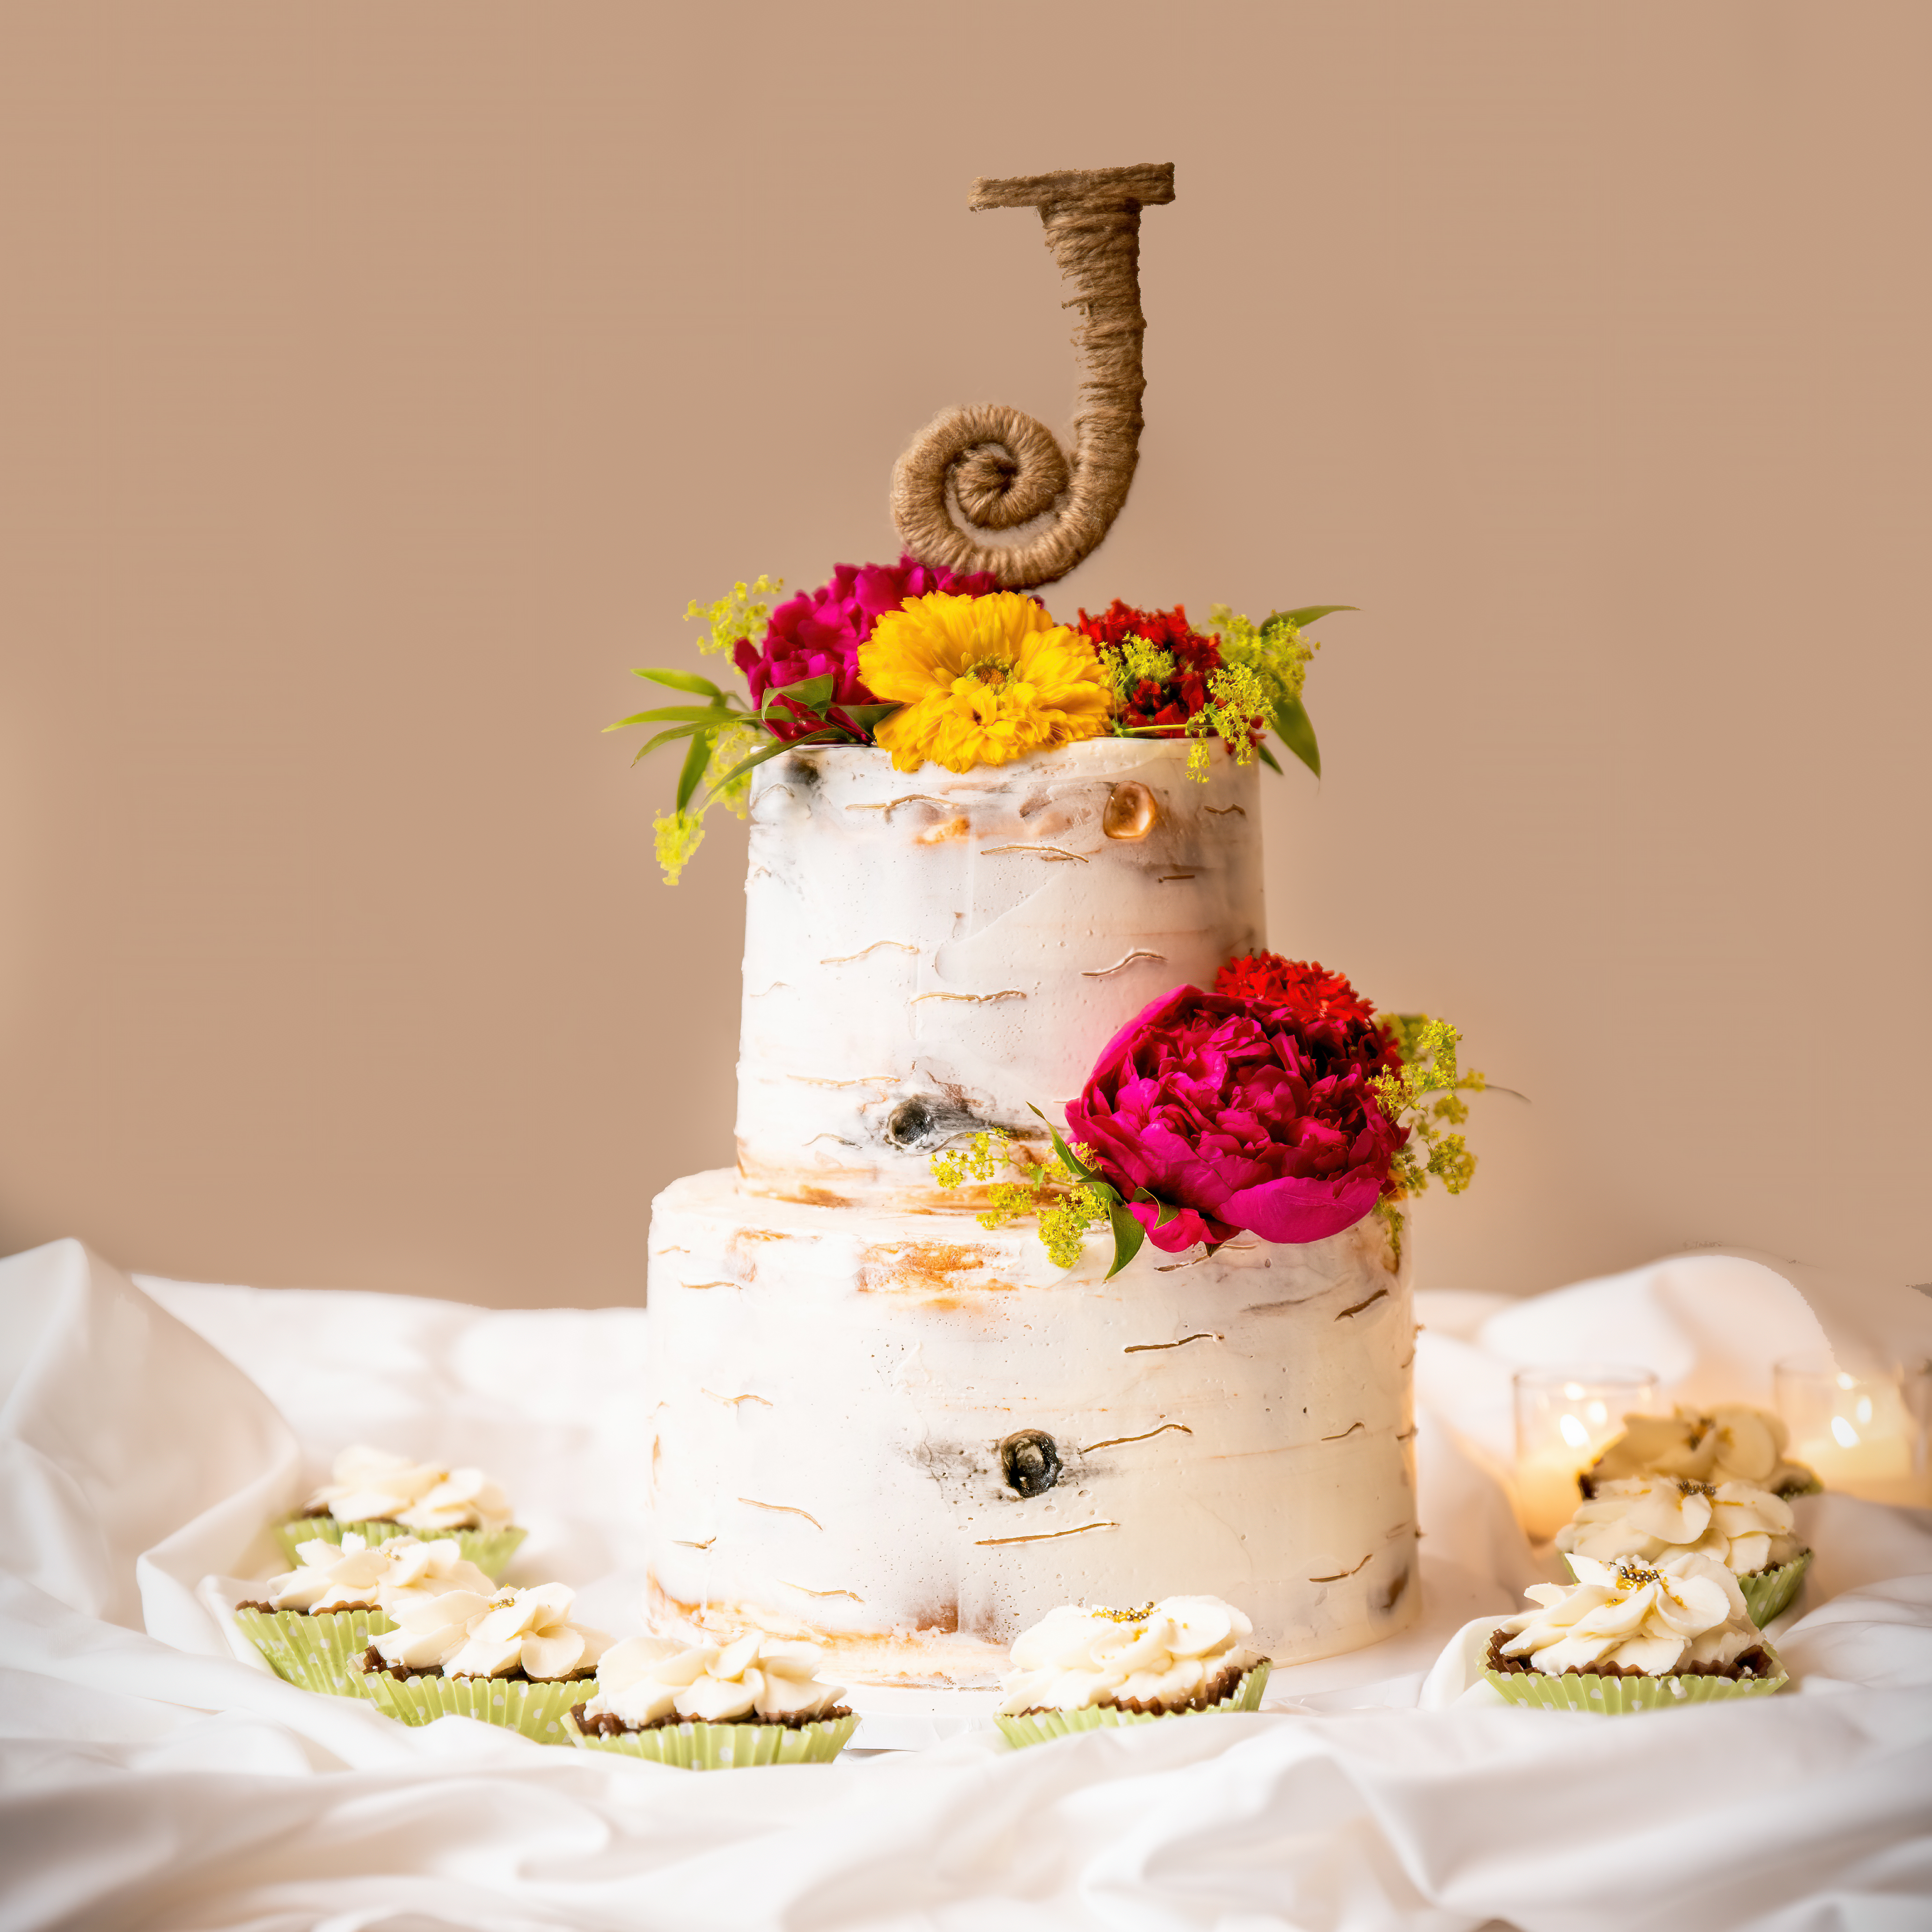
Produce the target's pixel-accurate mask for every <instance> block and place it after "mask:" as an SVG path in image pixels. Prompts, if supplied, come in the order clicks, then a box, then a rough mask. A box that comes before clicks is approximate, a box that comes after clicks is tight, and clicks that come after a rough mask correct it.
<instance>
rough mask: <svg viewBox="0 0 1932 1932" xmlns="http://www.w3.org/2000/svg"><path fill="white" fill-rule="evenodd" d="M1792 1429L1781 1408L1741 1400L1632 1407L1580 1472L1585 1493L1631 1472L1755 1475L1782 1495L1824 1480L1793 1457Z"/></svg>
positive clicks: (1698, 1477) (1805, 1491) (1698, 1478)
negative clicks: (1670, 1408)
mask: <svg viewBox="0 0 1932 1932" xmlns="http://www.w3.org/2000/svg"><path fill="white" fill-rule="evenodd" d="M1790 1439H1791V1433H1790V1430H1787V1428H1786V1427H1785V1426H1784V1421H1783V1419H1782V1418H1780V1417H1778V1416H1775V1415H1772V1414H1770V1413H1769V1412H1768V1411H1766V1410H1765V1409H1751V1408H1748V1407H1746V1406H1744V1405H1743V1404H1742V1403H1737V1404H1733V1406H1730V1407H1729V1408H1725V1409H1711V1410H1709V1411H1708V1412H1706V1411H1704V1410H1700V1409H1679V1410H1678V1412H1676V1415H1627V1416H1625V1418H1624V1433H1622V1435H1621V1436H1618V1437H1617V1438H1616V1440H1615V1441H1614V1442H1610V1443H1609V1444H1607V1445H1606V1446H1605V1448H1604V1452H1603V1454H1601V1455H1600V1456H1599V1457H1598V1458H1597V1460H1595V1462H1594V1463H1592V1464H1591V1465H1590V1466H1589V1469H1586V1470H1585V1471H1584V1472H1583V1474H1582V1475H1580V1476H1579V1477H1578V1478H1577V1487H1579V1488H1580V1490H1582V1491H1583V1494H1584V1496H1585V1497H1586V1499H1588V1498H1589V1497H1591V1496H1594V1495H1595V1493H1596V1489H1597V1486H1598V1484H1600V1483H1607V1482H1614V1481H1617V1480H1618V1479H1619V1478H1623V1477H1629V1476H1684V1477H1688V1478H1689V1479H1690V1480H1691V1481H1693V1482H1697V1483H1709V1484H1711V1485H1712V1487H1714V1488H1715V1487H1719V1486H1721V1485H1722V1484H1725V1483H1749V1484H1751V1485H1752V1487H1754V1488H1756V1489H1760V1490H1770V1491H1771V1493H1772V1495H1774V1496H1781V1497H1790V1496H1808V1495H1810V1494H1811V1493H1812V1492H1813V1491H1814V1490H1818V1489H1820V1488H1822V1487H1823V1485H1822V1484H1820V1482H1819V1481H1818V1478H1817V1477H1816V1476H1815V1475H1814V1474H1813V1473H1812V1472H1811V1470H1809V1469H1807V1468H1806V1467H1805V1465H1804V1464H1803V1463H1792V1462H1787V1460H1785V1454H1784V1451H1785V1446H1786V1445H1787V1443H1788V1442H1790Z"/></svg>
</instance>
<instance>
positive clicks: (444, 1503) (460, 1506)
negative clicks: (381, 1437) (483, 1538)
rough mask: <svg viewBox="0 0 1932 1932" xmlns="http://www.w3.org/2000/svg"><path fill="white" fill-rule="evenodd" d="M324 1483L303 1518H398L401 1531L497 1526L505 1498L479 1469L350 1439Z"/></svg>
mask: <svg viewBox="0 0 1932 1932" xmlns="http://www.w3.org/2000/svg"><path fill="white" fill-rule="evenodd" d="M332 1477H333V1480H332V1481H329V1482H326V1483H325V1484H323V1485H322V1487H320V1489H319V1490H317V1491H316V1493H315V1494H314V1496H311V1497H310V1499H309V1500H308V1504H307V1505H305V1509H304V1512H303V1513H304V1514H305V1515H308V1516H330V1517H334V1518H335V1520H336V1521H337V1522H338V1523H401V1525H402V1526H404V1528H405V1529H430V1530H449V1529H483V1530H494V1529H506V1528H508V1525H509V1522H510V1502H509V1499H508V1497H507V1496H505V1495H504V1493H503V1492H502V1489H501V1487H499V1485H498V1484H496V1483H495V1482H494V1481H492V1480H491V1479H490V1478H489V1477H487V1476H486V1475H484V1473H483V1472H482V1471H481V1469H451V1468H449V1467H447V1466H446V1465H444V1464H443V1463H419V1462H417V1461H416V1460H415V1459H414V1458H413V1457H408V1456H395V1455H392V1454H389V1451H386V1450H383V1449H372V1448H369V1447H368V1445H367V1444H366V1443H360V1442H359V1443H356V1444H354V1445H352V1446H351V1447H350V1448H347V1449H345V1450H344V1451H343V1452H342V1454H341V1455H339V1456H338V1457H336V1459H335V1467H334V1469H333V1471H332Z"/></svg>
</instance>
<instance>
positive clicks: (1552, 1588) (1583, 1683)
mask: <svg viewBox="0 0 1932 1932" xmlns="http://www.w3.org/2000/svg"><path fill="white" fill-rule="evenodd" d="M1570 1567H1571V1569H1572V1570H1574V1571H1575V1572H1576V1574H1577V1582H1576V1583H1575V1584H1574V1585H1573V1586H1571V1588H1570V1589H1565V1588H1564V1587H1563V1586H1562V1584H1560V1583H1533V1584H1532V1585H1531V1586H1530V1587H1529V1591H1528V1592H1527V1593H1526V1594H1527V1595H1529V1598H1530V1600H1531V1601H1532V1602H1533V1603H1535V1604H1537V1605H1538V1608H1537V1609H1535V1610H1531V1611H1529V1612H1528V1613H1526V1615H1524V1616H1520V1617H1512V1618H1511V1619H1510V1620H1509V1621H1508V1622H1507V1623H1505V1624H1504V1625H1502V1626H1501V1628H1499V1629H1498V1630H1497V1631H1496V1634H1494V1635H1493V1637H1491V1638H1490V1656H1489V1668H1488V1669H1487V1670H1486V1671H1485V1672H1484V1676H1486V1677H1487V1679H1489V1681H1490V1683H1491V1684H1492V1685H1494V1686H1495V1688H1496V1691H1497V1692H1498V1693H1499V1694H1500V1695H1501V1696H1502V1697H1505V1698H1507V1699H1508V1700H1509V1701H1510V1702H1511V1703H1513V1704H1531V1705H1538V1706H1542V1707H1544V1709H1549V1710H1555V1711H1598V1712H1624V1711H1652V1710H1663V1709H1670V1708H1671V1707H1672V1706H1674V1705H1677V1704H1683V1703H1707V1702H1711V1701H1714V1700H1717V1699H1718V1698H1723V1697H1768V1696H1769V1695H1771V1694H1772V1693H1773V1692H1775V1691H1779V1690H1781V1689H1782V1688H1784V1681H1785V1676H1784V1666H1783V1665H1782V1664H1780V1663H1779V1662H1778V1655H1777V1653H1776V1652H1775V1651H1774V1650H1772V1648H1771V1646H1769V1644H1767V1643H1766V1642H1765V1641H1764V1640H1763V1638H1762V1637H1760V1636H1759V1635H1758V1633H1757V1626H1756V1625H1754V1623H1753V1622H1751V1612H1750V1611H1749V1610H1748V1609H1747V1608H1746V1607H1745V1599H1744V1595H1743V1592H1742V1591H1740V1590H1739V1588H1738V1581H1737V1579H1736V1577H1734V1576H1733V1574H1732V1573H1731V1571H1730V1570H1729V1569H1728V1568H1727V1567H1726V1566H1725V1565H1723V1564H1722V1563H1720V1562H1716V1561H1715V1559H1712V1558H1711V1557H1709V1556H1699V1555H1697V1553H1694V1552H1693V1551H1691V1550H1685V1551H1682V1552H1681V1553H1679V1554H1678V1555H1676V1556H1667V1557H1665V1558H1664V1559H1662V1560H1661V1562H1657V1563H1655V1564H1649V1563H1645V1562H1641V1561H1640V1560H1639V1559H1637V1558H1636V1557H1633V1556H1625V1557H1621V1558H1619V1559H1618V1560H1617V1562H1615V1563H1614V1564H1612V1563H1601V1562H1598V1560H1597V1559H1595V1557H1592V1556H1572V1557H1571V1559H1570Z"/></svg>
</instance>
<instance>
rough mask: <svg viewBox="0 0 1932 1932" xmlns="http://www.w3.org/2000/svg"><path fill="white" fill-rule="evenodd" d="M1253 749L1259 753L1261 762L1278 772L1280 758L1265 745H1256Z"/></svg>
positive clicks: (1272, 770)
mask: <svg viewBox="0 0 1932 1932" xmlns="http://www.w3.org/2000/svg"><path fill="white" fill-rule="evenodd" d="M1255 749H1256V751H1258V752H1259V754H1261V761H1262V763H1263V764H1265V766H1267V767H1268V769H1269V770H1270V771H1271V772H1278V771H1280V769H1281V760H1280V759H1279V758H1277V757H1276V756H1275V754H1274V753H1273V752H1272V751H1270V750H1269V749H1268V747H1267V746H1266V745H1256V747H1255Z"/></svg>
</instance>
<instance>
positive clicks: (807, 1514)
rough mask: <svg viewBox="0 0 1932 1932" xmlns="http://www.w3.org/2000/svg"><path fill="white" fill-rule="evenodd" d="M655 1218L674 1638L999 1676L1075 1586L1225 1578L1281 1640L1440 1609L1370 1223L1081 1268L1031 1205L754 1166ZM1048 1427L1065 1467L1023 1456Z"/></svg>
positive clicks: (1295, 1645)
mask: <svg viewBox="0 0 1932 1932" xmlns="http://www.w3.org/2000/svg"><path fill="white" fill-rule="evenodd" d="M651 1241H652V1246H651V1265H650V1285H649V1300H650V1307H651V1311H652V1313H651V1320H652V1332H653V1338H654V1339H653V1349H652V1359H651V1375H650V1380H649V1384H648V1385H647V1387H646V1391H645V1396H646V1400H647V1401H648V1402H649V1404H650V1405H651V1409H652V1418H653V1442H652V1451H651V1491H650V1494H651V1496H652V1519H651V1520H652V1532H651V1536H652V1541H651V1546H650V1553H649V1570H648V1574H649V1589H650V1592H651V1598H650V1602H651V1614H652V1623H653V1627H654V1628H656V1629H658V1630H659V1631H675V1632H676V1633H677V1634H680V1635H682V1636H685V1637H690V1638H698V1637H707V1636H708V1637H712V1638H714V1639H715V1638H716V1637H722V1636H727V1635H729V1634H733V1633H734V1632H735V1631H738V1630H740V1629H742V1628H746V1627H747V1626H755V1627H758V1628H766V1629H769V1630H771V1631H774V1632H775V1633H777V1634H790V1635H793V1636H796V1637H809V1638H810V1639H811V1640H813V1641H814V1642H817V1643H823V1644H824V1645H825V1646H826V1647H827V1648H828V1649H829V1652H830V1653H831V1655H832V1657H833V1658H834V1660H835V1664H836V1667H837V1668H838V1670H840V1671H841V1673H844V1674H846V1675H847V1676H853V1677H862V1676H869V1675H872V1674H875V1673H878V1674H884V1675H887V1676H892V1675H895V1674H897V1673H906V1674H908V1675H910V1676H914V1677H921V1678H932V1679H940V1680H944V1681H957V1682H977V1683H990V1682H992V1681H994V1679H995V1677H996V1676H997V1675H998V1671H999V1670H1000V1669H1001V1666H1002V1664H1003V1661H1004V1660H1003V1658H1002V1657H1001V1651H1000V1646H1002V1645H1004V1644H1005V1643H1007V1642H1009V1641H1010V1640H1011V1639H1012V1638H1013V1637H1015V1636H1016V1635H1017V1634H1019V1631H1021V1630H1022V1629H1024V1628H1025V1627H1026V1625H1028V1624H1030V1623H1032V1622H1036V1621H1037V1620H1038V1619H1040V1618H1041V1617H1043V1616H1045V1615H1046V1613H1047V1612H1049V1610H1052V1609H1053V1608H1054V1607H1055V1605H1057V1604H1064V1603H1066V1602H1067V1601H1069V1600H1070V1599H1077V1600H1080V1601H1088V1602H1110V1603H1122V1602H1130V1601H1145V1600H1146V1599H1147V1598H1148V1597H1149V1596H1160V1595H1167V1594H1169V1593H1171V1592H1211V1593H1212V1594H1214V1595H1217V1596H1221V1597H1225V1598H1228V1599H1229V1600H1230V1601H1238V1602H1239V1603H1241V1604H1242V1605H1243V1607H1244V1608H1245V1609H1246V1610H1247V1611H1248V1612H1249V1613H1250V1615H1251V1616H1253V1619H1254V1620H1255V1623H1256V1629H1257V1632H1258V1634H1259V1641H1260V1642H1261V1643H1262V1645H1263V1646H1265V1648H1266V1649H1267V1650H1268V1653H1269V1654H1270V1655H1271V1656H1272V1657H1273V1658H1274V1659H1275V1661H1277V1663H1283V1662H1289V1661H1297V1660H1299V1659H1301V1658H1311V1657H1320V1656H1325V1655H1329V1654H1331V1652H1336V1651H1340V1650H1346V1649H1351V1648H1352V1647H1354V1646H1357V1645H1359V1644H1362V1643H1370V1642H1372V1641H1373V1640H1375V1639H1376V1638H1378V1637H1384V1636H1388V1635H1390V1634H1392V1633H1394V1631H1398V1630H1400V1629H1402V1628H1404V1627H1406V1625H1407V1624H1408V1623H1409V1622H1410V1621H1411V1620H1412V1618H1413V1616H1415V1613H1416V1611H1417V1610H1418V1607H1419V1603H1420V1598H1421V1592H1420V1590H1419V1589H1418V1588H1417V1587H1416V1582H1417V1579H1416V1577H1415V1529H1416V1522H1415V1472H1414V1459H1413V1453H1412V1451H1413V1442H1412V1439H1413V1436H1414V1428H1413V1425H1412V1412H1411V1407H1410V1395H1409V1364H1410V1362H1411V1361H1412V1358H1413V1356H1414V1353H1415V1325H1414V1322H1413V1321H1412V1319H1411V1316H1410V1307H1409V1259H1408V1256H1409V1248H1410V1246H1411V1244H1409V1242H1408V1241H1404V1243H1403V1249H1404V1257H1403V1265H1402V1266H1401V1267H1400V1268H1397V1267H1395V1266H1394V1262H1393V1257H1392V1256H1391V1252H1390V1243H1389V1241H1388V1237H1387V1235H1385V1232H1384V1229H1383V1228H1382V1224H1381V1223H1379V1221H1377V1220H1375V1219H1374V1218H1373V1217H1370V1218H1368V1219H1367V1220H1363V1221H1361V1222H1359V1223H1357V1225H1356V1226H1355V1227H1353V1228H1352V1229H1349V1230H1348V1231H1347V1232H1345V1233H1343V1234H1341V1235H1335V1236H1333V1237H1331V1238H1330V1239H1329V1240H1328V1241H1319V1242H1315V1243H1312V1244H1307V1245H1305V1246H1301V1247H1271V1246H1270V1245H1268V1244H1265V1243H1262V1242H1259V1241H1245V1240H1244V1241H1232V1242H1229V1244H1226V1246H1225V1247H1222V1248H1220V1249H1219V1250H1217V1251H1216V1252H1214V1253H1212V1254H1208V1253H1204V1252H1203V1251H1201V1250H1195V1251H1194V1252H1193V1253H1192V1254H1191V1255H1186V1256H1167V1255H1163V1254H1162V1253H1160V1251H1159V1250H1156V1249H1154V1248H1153V1247H1151V1246H1150V1247H1148V1248H1147V1249H1145V1250H1143V1251H1142V1253H1141V1254H1140V1255H1139V1256H1138V1257H1137V1258H1136V1260H1135V1261H1134V1262H1133V1263H1132V1265H1130V1266H1129V1267H1128V1268H1127V1269H1126V1270H1124V1271H1123V1272H1122V1273H1121V1274H1119V1275H1117V1276H1116V1277H1115V1278H1114V1279H1113V1280H1112V1281H1110V1282H1109V1281H1104V1280H1103V1279H1102V1277H1103V1275H1104V1274H1105V1271H1106V1263H1107V1256H1106V1253H1105V1251H1104V1249H1103V1244H1100V1243H1099V1242H1094V1243H1091V1244H1089V1247H1088V1251H1087V1253H1086V1256H1085V1258H1084V1259H1083V1260H1082V1262H1081V1264H1080V1265H1079V1267H1077V1268H1075V1269H1073V1271H1071V1272H1070V1273H1063V1272H1062V1271H1061V1270H1059V1269H1058V1268H1055V1266H1054V1265H1053V1264H1052V1262H1050V1261H1049V1259H1047V1256H1046V1253H1045V1252H1044V1251H1043V1249H1042V1248H1041V1247H1040V1244H1039V1242H1038V1241H1037V1240H1036V1239H1035V1238H1034V1235H1033V1234H1032V1232H1031V1230H1030V1229H1027V1228H1025V1227H1023V1226H1022V1227H1014V1228H1007V1229H1001V1230H999V1231H998V1232H993V1233H989V1232H986V1231H985V1230H983V1229H980V1228H979V1227H978V1226H976V1225H975V1224H974V1223H973V1222H972V1221H971V1220H965V1218H964V1217H944V1216H941V1215H938V1214H907V1213H902V1212H880V1211H871V1212H865V1211H859V1210H857V1209H847V1208H840V1209H831V1208H818V1207H810V1206H802V1205H796V1204H794V1203H790V1202H778V1201H757V1200H748V1199H745V1197H744V1196H742V1195H741V1194H739V1193H738V1192H737V1191H736V1189H735V1188H734V1187H733V1184H732V1177H731V1176H730V1175H729V1174H728V1173H727V1174H712V1175H694V1176H693V1177H691V1178H689V1179H688V1180H685V1181H679V1182H678V1183H676V1184H675V1185H674V1186H673V1187H671V1188H670V1190H667V1192H666V1193H664V1194H663V1195H661V1196H659V1197H658V1201H657V1203H656V1206H655V1213H654V1215H653V1220H652V1237H651ZM1038 1436H1044V1437H1045V1438H1046V1439H1048V1441H1049V1442H1050V1444H1051V1445H1052V1451H1053V1456H1052V1460H1051V1461H1049V1460H1048V1459H1047V1458H1046V1457H1045V1456H1044V1454H1043V1453H1041V1452H1040V1451H1038V1445H1037V1442H1032V1441H1031V1440H1027V1441H1022V1442H1019V1443H1018V1445H1017V1446H1018V1447H1019V1448H1034V1449H1035V1451H1036V1454H1035V1457H1034V1459H1033V1460H1032V1461H1031V1462H1028V1463H1026V1464H1025V1466H1022V1461H1021V1459H1020V1458H1019V1456H1017V1455H1015V1456H1013V1457H1009V1456H1007V1455H1005V1454H1003V1453H1002V1451H1003V1449H1004V1448H1010V1447H1014V1446H1016V1439H1022V1438H1033V1437H1038ZM1036 1466H1037V1468H1038V1469H1039V1470H1040V1472H1050V1475H1049V1480H1048V1481H1046V1482H1044V1483H1042V1484H1040V1485H1039V1487H1034V1478H1033V1476H1032V1475H1031V1473H1030V1472H1033V1471H1034V1469H1035V1468H1036Z"/></svg>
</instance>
